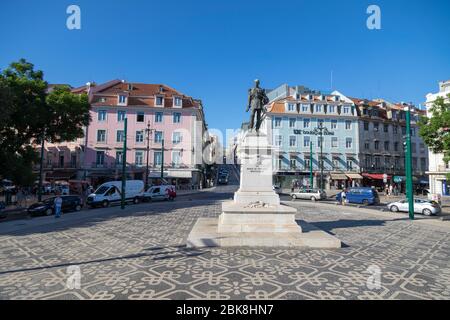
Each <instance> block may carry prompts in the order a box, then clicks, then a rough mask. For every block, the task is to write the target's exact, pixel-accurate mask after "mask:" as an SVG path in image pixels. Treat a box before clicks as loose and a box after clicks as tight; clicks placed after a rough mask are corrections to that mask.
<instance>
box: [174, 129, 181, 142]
mask: <svg viewBox="0 0 450 320" xmlns="http://www.w3.org/2000/svg"><path fill="white" fill-rule="evenodd" d="M180 142H181V132H177V131H175V132H173V133H172V143H173V144H178V143H180Z"/></svg>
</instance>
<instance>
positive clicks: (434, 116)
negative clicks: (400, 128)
mask: <svg viewBox="0 0 450 320" xmlns="http://www.w3.org/2000/svg"><path fill="white" fill-rule="evenodd" d="M448 98H449V100H447V101H446V100H445V99H444V98H443V97H438V98H437V99H436V100H435V102H434V103H433V106H432V107H431V108H430V110H429V112H430V113H431V117H430V118H428V117H426V116H423V117H421V119H420V121H419V126H420V129H419V134H420V136H421V137H422V139H423V141H424V142H425V144H426V145H427V146H428V147H429V148H430V150H431V151H433V152H434V153H443V154H444V161H445V162H448V161H450V102H449V101H450V94H449V95H448Z"/></svg>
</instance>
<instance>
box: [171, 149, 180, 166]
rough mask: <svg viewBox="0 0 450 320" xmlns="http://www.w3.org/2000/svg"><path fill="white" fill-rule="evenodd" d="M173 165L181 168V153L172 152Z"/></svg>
mask: <svg viewBox="0 0 450 320" xmlns="http://www.w3.org/2000/svg"><path fill="white" fill-rule="evenodd" d="M172 163H173V164H174V165H175V166H179V165H180V164H181V152H180V151H172Z"/></svg>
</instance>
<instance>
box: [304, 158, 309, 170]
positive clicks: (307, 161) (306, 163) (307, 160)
mask: <svg viewBox="0 0 450 320" xmlns="http://www.w3.org/2000/svg"><path fill="white" fill-rule="evenodd" d="M304 163H305V170H306V169H310V167H311V159H310V158H305V160H304Z"/></svg>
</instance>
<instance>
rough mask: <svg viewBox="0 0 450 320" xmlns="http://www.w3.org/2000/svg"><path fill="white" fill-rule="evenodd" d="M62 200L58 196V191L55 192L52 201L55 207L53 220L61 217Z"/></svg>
mask: <svg viewBox="0 0 450 320" xmlns="http://www.w3.org/2000/svg"><path fill="white" fill-rule="evenodd" d="M62 201H63V200H62V198H61V196H60V195H59V191H57V192H56V198H55V201H54V205H55V218H59V217H61V207H62Z"/></svg>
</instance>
